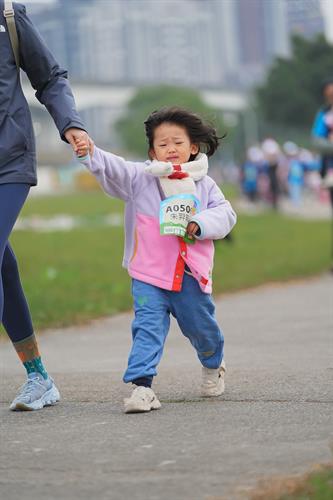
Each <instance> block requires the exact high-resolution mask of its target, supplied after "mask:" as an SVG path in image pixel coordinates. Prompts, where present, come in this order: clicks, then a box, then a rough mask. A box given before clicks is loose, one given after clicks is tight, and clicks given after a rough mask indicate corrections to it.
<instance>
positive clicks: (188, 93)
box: [116, 85, 226, 157]
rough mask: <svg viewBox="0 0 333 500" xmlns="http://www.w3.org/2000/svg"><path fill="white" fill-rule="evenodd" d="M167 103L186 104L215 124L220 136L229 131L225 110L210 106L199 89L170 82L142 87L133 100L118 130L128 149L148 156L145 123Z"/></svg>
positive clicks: (168, 104)
mask: <svg viewBox="0 0 333 500" xmlns="http://www.w3.org/2000/svg"><path fill="white" fill-rule="evenodd" d="M163 106H182V107H184V108H187V109H189V110H191V111H194V112H196V113H198V114H200V116H201V117H202V118H204V119H205V120H207V121H209V122H210V123H213V124H214V126H215V127H216V128H217V130H218V133H219V135H221V136H222V135H223V134H224V133H225V131H226V130H225V127H224V125H223V120H222V116H221V113H219V112H218V111H216V110H214V109H213V108H211V107H210V106H208V105H207V104H206V103H205V102H204V101H203V100H202V98H201V96H200V94H199V92H197V91H196V90H194V89H190V88H185V87H174V86H169V85H158V86H148V87H142V88H141V89H139V90H138V91H137V93H136V94H135V96H134V97H133V98H132V99H131V101H130V102H129V105H128V108H127V112H126V114H125V115H124V116H123V117H122V118H120V119H119V120H118V122H117V123H116V130H117V132H118V133H119V135H120V137H121V139H122V142H123V144H124V147H125V148H126V150H127V151H129V152H131V153H135V154H137V155H140V156H141V157H146V156H147V149H148V146H147V142H146V138H145V132H144V125H143V123H144V121H145V120H146V118H147V117H148V115H149V114H150V113H151V112H152V111H154V110H156V109H160V108H162V107H163Z"/></svg>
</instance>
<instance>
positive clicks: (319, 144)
mask: <svg viewBox="0 0 333 500" xmlns="http://www.w3.org/2000/svg"><path fill="white" fill-rule="evenodd" d="M322 97H323V99H324V105H323V106H322V108H321V109H320V110H319V111H318V113H317V115H316V117H315V121H314V124H313V127H312V137H313V142H314V145H315V147H316V149H317V151H319V153H320V154H321V169H320V174H321V177H322V178H323V185H324V186H325V187H327V188H328V190H329V192H330V199H331V204H332V209H333V76H332V77H331V78H327V79H326V80H324V82H323V84H322Z"/></svg>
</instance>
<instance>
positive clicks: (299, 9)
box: [285, 0, 333, 38]
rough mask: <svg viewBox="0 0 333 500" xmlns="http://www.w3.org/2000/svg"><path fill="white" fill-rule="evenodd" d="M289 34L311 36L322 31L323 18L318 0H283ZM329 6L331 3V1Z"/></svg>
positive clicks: (332, 6)
mask: <svg viewBox="0 0 333 500" xmlns="http://www.w3.org/2000/svg"><path fill="white" fill-rule="evenodd" d="M285 2H286V6H287V16H288V30H289V32H290V34H298V35H301V36H303V37H305V38H313V37H314V36H317V35H318V34H319V33H323V32H324V19H323V14H322V10H321V6H320V0H302V1H299V0H294V1H292V2H290V1H287V0H285ZM331 8H333V4H332V3H331Z"/></svg>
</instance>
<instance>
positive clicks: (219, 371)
mask: <svg viewBox="0 0 333 500" xmlns="http://www.w3.org/2000/svg"><path fill="white" fill-rule="evenodd" d="M225 370H226V368H225V362H224V361H222V364H221V366H220V368H213V369H211V368H206V367H205V366H203V367H202V383H201V396H203V397H205V398H209V397H212V396H221V394H223V393H224V374H225Z"/></svg>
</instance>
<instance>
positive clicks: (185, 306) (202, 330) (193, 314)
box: [168, 274, 224, 369]
mask: <svg viewBox="0 0 333 500" xmlns="http://www.w3.org/2000/svg"><path fill="white" fill-rule="evenodd" d="M168 293H169V294H170V296H171V298H170V302H171V312H172V314H173V315H174V316H175V318H176V319H177V322H178V325H179V327H180V329H181V331H182V333H183V334H184V335H185V337H187V338H188V339H189V341H190V342H191V344H192V345H193V347H194V348H195V350H196V351H197V356H198V358H199V360H200V362H201V364H202V365H203V366H205V367H206V368H210V369H216V368H219V366H220V365H221V363H222V360H223V347H224V338H223V334H222V332H221V330H220V328H219V326H218V324H217V321H216V319H215V306H214V302H213V300H212V297H211V296H210V295H209V294H206V293H203V292H202V291H201V289H200V286H199V284H198V282H197V280H196V279H195V278H193V277H192V276H189V275H187V274H185V275H184V280H183V286H182V290H181V292H178V293H175V292H168Z"/></svg>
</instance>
